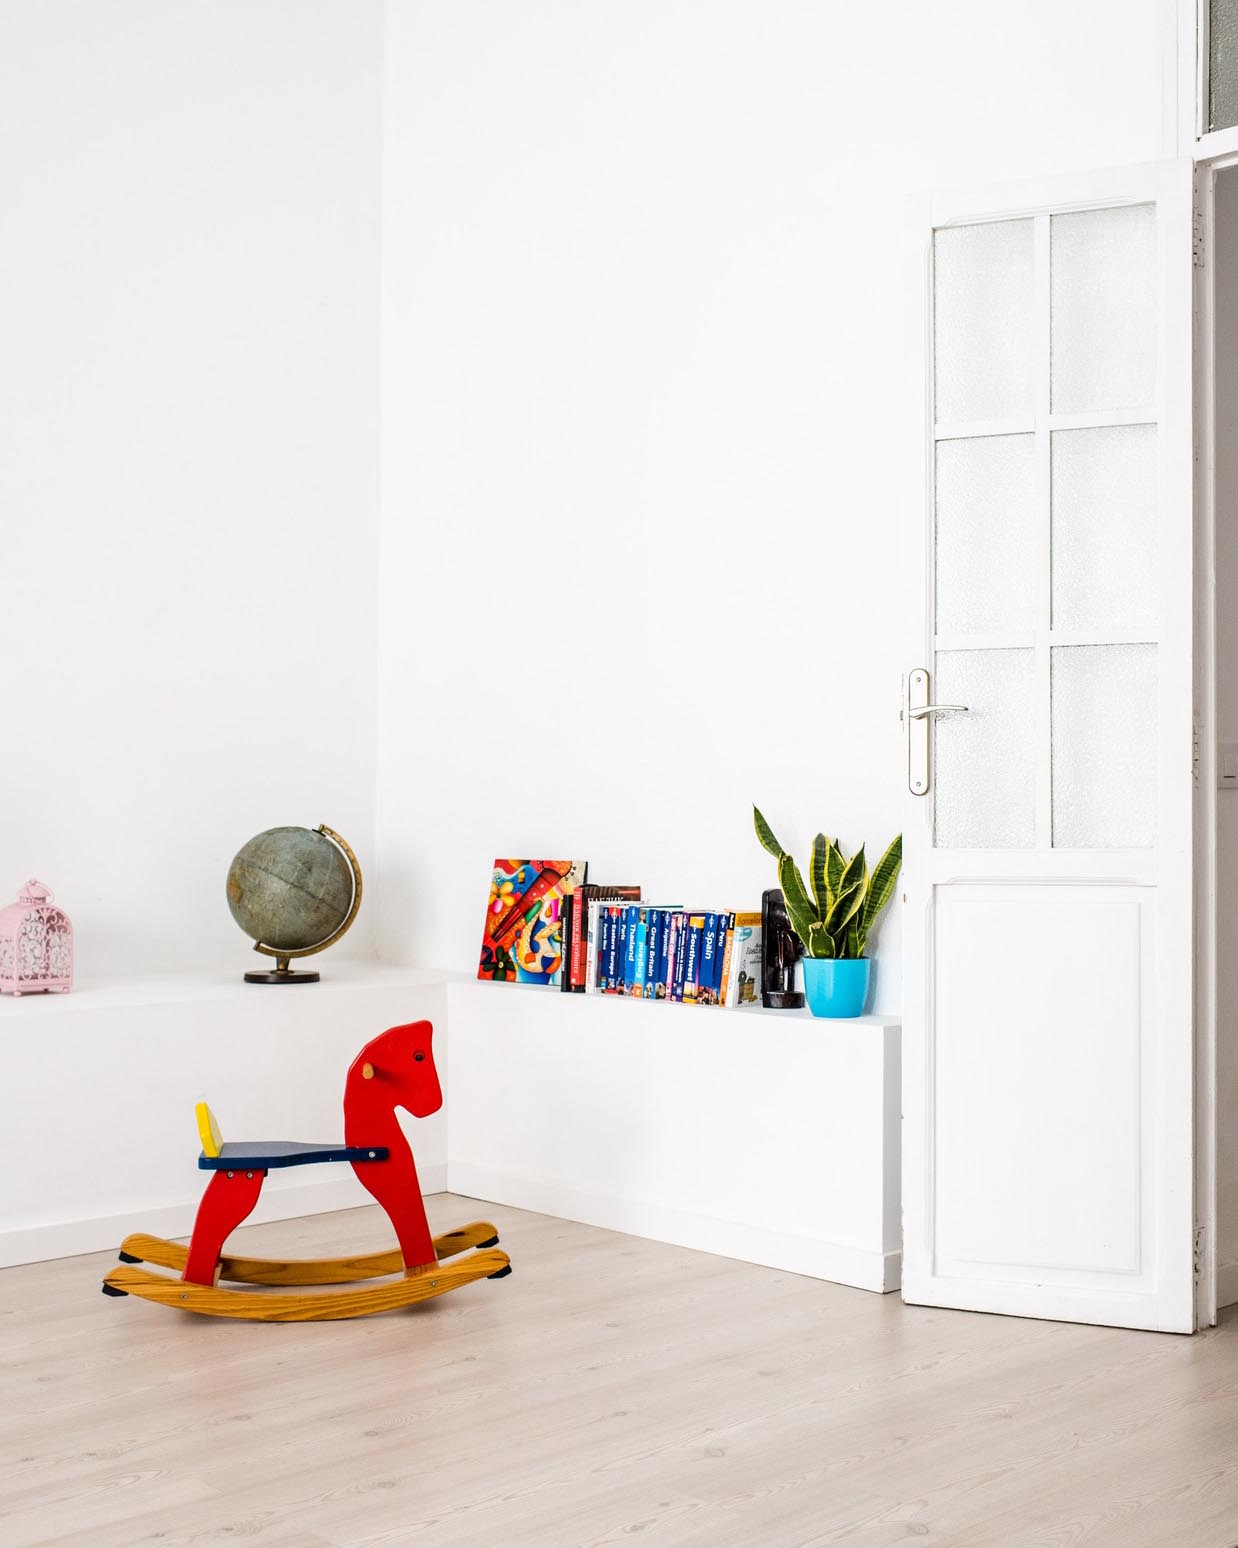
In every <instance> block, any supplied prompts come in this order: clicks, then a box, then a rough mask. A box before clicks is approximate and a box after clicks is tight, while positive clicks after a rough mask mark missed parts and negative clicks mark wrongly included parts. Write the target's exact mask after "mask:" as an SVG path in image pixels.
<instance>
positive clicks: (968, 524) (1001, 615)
mask: <svg viewBox="0 0 1238 1548" xmlns="http://www.w3.org/2000/svg"><path fill="white" fill-rule="evenodd" d="M1035 457H1036V442H1035V439H1034V438H1033V437H1032V436H1030V435H992V436H982V437H980V438H979V439H975V440H966V441H940V442H939V443H938V446H937V549H936V569H937V631H938V633H940V634H959V633H969V632H971V633H974V632H977V631H980V630H992V629H1030V628H1032V627H1033V626H1034V624H1035V622H1036V596H1035V590H1034V588H1035V583H1036V582H1035V577H1036V574H1037V569H1036V564H1035V558H1036V554H1035V548H1036V532H1037V527H1038V525H1039V521H1038V514H1039V513H1038V510H1037V501H1036V461H1035Z"/></svg>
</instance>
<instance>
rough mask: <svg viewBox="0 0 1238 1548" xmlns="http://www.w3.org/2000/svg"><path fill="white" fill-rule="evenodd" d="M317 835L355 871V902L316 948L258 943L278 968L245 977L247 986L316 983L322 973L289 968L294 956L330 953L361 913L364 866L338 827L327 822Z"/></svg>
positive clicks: (256, 971)
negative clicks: (335, 847) (334, 846)
mask: <svg viewBox="0 0 1238 1548" xmlns="http://www.w3.org/2000/svg"><path fill="white" fill-rule="evenodd" d="M314 832H315V833H321V834H322V835H323V837H324V838H328V839H330V840H331V842H332V843H333V844H335V845H336V846H337V848H338V849H339V850H340V851H341V853H342V854H343V856H344V858H345V860H347V861H348V868H349V870H350V871H351V872H352V903H351V904H350V905H349V909H348V913H347V914H346V915H345V916H344V919H343V922H342V923H341V924H340V925H339V926H338V927H337V928H336V929H334V930H332V932H331V934H330V935H328V936H327V937H326V938H325V939H324V940H321V941H319V942H318V944H317V945H316V946H302V947H301V948H300V949H299V950H296V951H289V950H277V949H276V947H274V946H266V945H264V944H263V943H262V942H261V941H256V942H255V943H254V950H255V951H260V952H262V954H263V955H264V956H267V957H274V958H275V966H274V968H266V969H254V970H253V971H251V972H248V973H246V974H245V982H246V983H247V984H316V983H317V982H318V976H319V975H318V974H317V972H315V971H314V969H312V968H310V969H308V970H296V969H293V968H292V967H290V966H289V964H290V963H291V962H292V960H293V958H294V957H312V956H313V955H314V953H315V952H319V951H326V949H327V947H328V946H334V945H335V943H336V941H338V940H339V938H340V936H341V935H343V934H344V932H345V931H346V930H347V929H348V927H349V925H350V924H352V922H353V920H354V919H355V918H356V917H357V910H358V909H359V908H360V907H361V866H360V865H359V864H358V862H357V857H356V855H354V854H353V852H352V850H351V849H350V848H349V846H348V845H347V844H346V843H345V841H344V840H343V839H342V838H341V837H340V836H339V834H338V833H337V832H336V831H335V830H334V828H328V827H327V825H326V823H325V822H320V823H319V824H318V826H317V827H316V828H315V829H314Z"/></svg>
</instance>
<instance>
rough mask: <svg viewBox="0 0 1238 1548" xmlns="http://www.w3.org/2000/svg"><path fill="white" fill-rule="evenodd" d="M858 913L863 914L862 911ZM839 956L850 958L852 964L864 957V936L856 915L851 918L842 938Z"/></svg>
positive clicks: (858, 917)
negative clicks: (841, 948)
mask: <svg viewBox="0 0 1238 1548" xmlns="http://www.w3.org/2000/svg"><path fill="white" fill-rule="evenodd" d="M860 913H863V910H862V909H861V910H860ZM841 955H842V956H844V957H850V958H851V960H852V961H853V962H854V961H855V960H857V959H858V958H860V957H862V956H863V955H864V935H863V933H862V932H861V929H860V916H859V914H856V915H855V916H854V917H853V918H852V920H851V923H850V924H849V925H848V926H847V933H846V935H845V936H844V937H843V950H842V953H841Z"/></svg>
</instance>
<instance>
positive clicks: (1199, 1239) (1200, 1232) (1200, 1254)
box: [1195, 1226, 1208, 1279]
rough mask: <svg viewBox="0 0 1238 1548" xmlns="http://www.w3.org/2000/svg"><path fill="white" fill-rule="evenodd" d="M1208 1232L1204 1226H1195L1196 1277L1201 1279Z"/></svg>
mask: <svg viewBox="0 0 1238 1548" xmlns="http://www.w3.org/2000/svg"><path fill="white" fill-rule="evenodd" d="M1207 1241H1208V1233H1207V1228H1206V1227H1204V1226H1196V1227H1195V1278H1196V1279H1200V1278H1202V1276H1203V1272H1204V1248H1205V1246H1206V1245H1207Z"/></svg>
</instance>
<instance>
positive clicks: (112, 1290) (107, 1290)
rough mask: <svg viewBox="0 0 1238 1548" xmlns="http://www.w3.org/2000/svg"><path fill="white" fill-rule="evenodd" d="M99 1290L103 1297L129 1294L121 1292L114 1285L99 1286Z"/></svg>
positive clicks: (124, 1291)
mask: <svg viewBox="0 0 1238 1548" xmlns="http://www.w3.org/2000/svg"><path fill="white" fill-rule="evenodd" d="M99 1288H100V1289H101V1290H102V1291H103V1293H104V1295H128V1294H129V1292H128V1291H127V1290H121V1289H119V1288H118V1287H117V1286H116V1285H100V1287H99Z"/></svg>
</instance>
